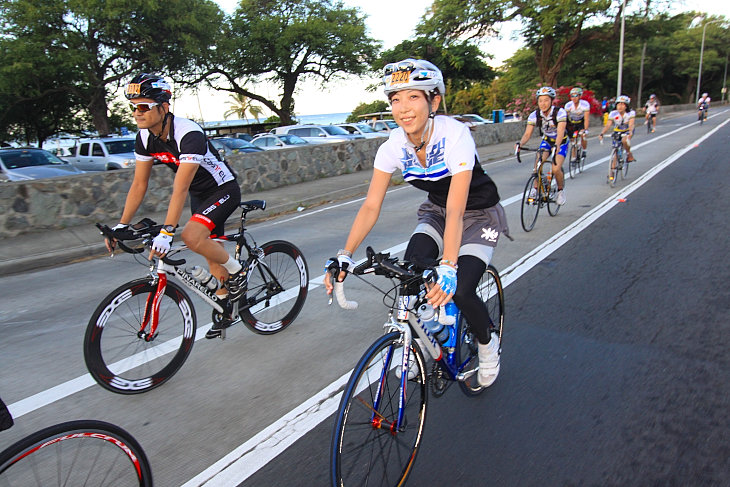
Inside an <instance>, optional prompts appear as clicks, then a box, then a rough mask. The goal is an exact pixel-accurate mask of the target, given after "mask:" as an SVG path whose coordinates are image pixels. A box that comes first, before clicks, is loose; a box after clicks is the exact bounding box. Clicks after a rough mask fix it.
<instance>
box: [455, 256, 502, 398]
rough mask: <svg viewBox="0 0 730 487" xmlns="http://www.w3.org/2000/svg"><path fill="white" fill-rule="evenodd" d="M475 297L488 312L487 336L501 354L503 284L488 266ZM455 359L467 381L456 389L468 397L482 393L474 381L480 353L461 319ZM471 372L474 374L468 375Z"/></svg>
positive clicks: (467, 325)
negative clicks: (496, 340)
mask: <svg viewBox="0 0 730 487" xmlns="http://www.w3.org/2000/svg"><path fill="white" fill-rule="evenodd" d="M477 294H478V295H479V297H481V299H482V301H484V304H485V305H486V306H487V311H489V318H490V319H491V321H492V324H491V327H490V328H491V330H490V333H496V334H497V336H498V337H499V353H500V354H501V353H502V332H503V330H504V290H503V289H502V280H501V279H500V278H499V273H498V272H497V269H496V268H494V266H492V265H489V266H487V270H486V271H485V272H484V274H483V275H482V278H481V280H480V281H479V286H477ZM456 356H457V357H458V359H459V372H462V373H465V374H466V378H465V379H464V381H463V382H459V387H461V390H462V392H463V393H464V394H466V395H467V396H476V395H477V394H479V393H481V392H482V391H483V390H484V387H482V386H480V385H479V380H478V378H477V375H478V370H479V350H478V342H477V338H476V336H474V334H473V332H472V331H471V328H470V327H469V323H467V321H466V319H465V318H464V315H463V314H462V315H461V319H460V320H459V328H458V331H457V341H456ZM472 371H473V373H471V372H472Z"/></svg>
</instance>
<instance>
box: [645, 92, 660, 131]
mask: <svg viewBox="0 0 730 487" xmlns="http://www.w3.org/2000/svg"><path fill="white" fill-rule="evenodd" d="M645 108H646V123H648V124H651V131H652V133H654V129H655V128H656V116H657V115H658V114H659V100H658V99H657V97H656V95H655V94H653V93H652V94H651V95H650V96H649V100H648V101H647V102H646V105H645Z"/></svg>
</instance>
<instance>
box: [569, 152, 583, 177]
mask: <svg viewBox="0 0 730 487" xmlns="http://www.w3.org/2000/svg"><path fill="white" fill-rule="evenodd" d="M570 154H571V156H572V155H573V154H575V157H571V158H570V162H569V163H568V172H569V173H570V179H574V178H575V176H576V174H578V166H580V156H581V154H580V151H579V150H578V147H576V146H575V145H574V146H573V148H572V150H571V151H570Z"/></svg>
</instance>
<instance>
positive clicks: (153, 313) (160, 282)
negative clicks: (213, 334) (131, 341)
mask: <svg viewBox="0 0 730 487" xmlns="http://www.w3.org/2000/svg"><path fill="white" fill-rule="evenodd" d="M166 289H167V273H166V272H165V269H164V267H163V262H162V260H159V261H158V264H157V289H156V290H155V292H153V293H149V294H148V295H147V301H146V303H145V307H144V316H143V317H142V323H140V325H139V330H137V337H138V338H141V339H143V340H144V341H146V342H151V341H152V340H154V339H155V337H156V336H157V326H158V325H159V324H160V303H161V301H162V296H164V295H165V290H166ZM148 325H149V332H146V331H145V330H146V329H147V326H148Z"/></svg>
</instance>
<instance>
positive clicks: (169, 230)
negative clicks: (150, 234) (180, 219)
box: [160, 225, 175, 236]
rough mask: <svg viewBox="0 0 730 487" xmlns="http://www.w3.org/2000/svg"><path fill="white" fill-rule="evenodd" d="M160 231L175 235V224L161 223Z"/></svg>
mask: <svg viewBox="0 0 730 487" xmlns="http://www.w3.org/2000/svg"><path fill="white" fill-rule="evenodd" d="M160 233H164V234H165V235H170V236H173V235H175V226H174V225H163V226H162V228H161V229H160Z"/></svg>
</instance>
